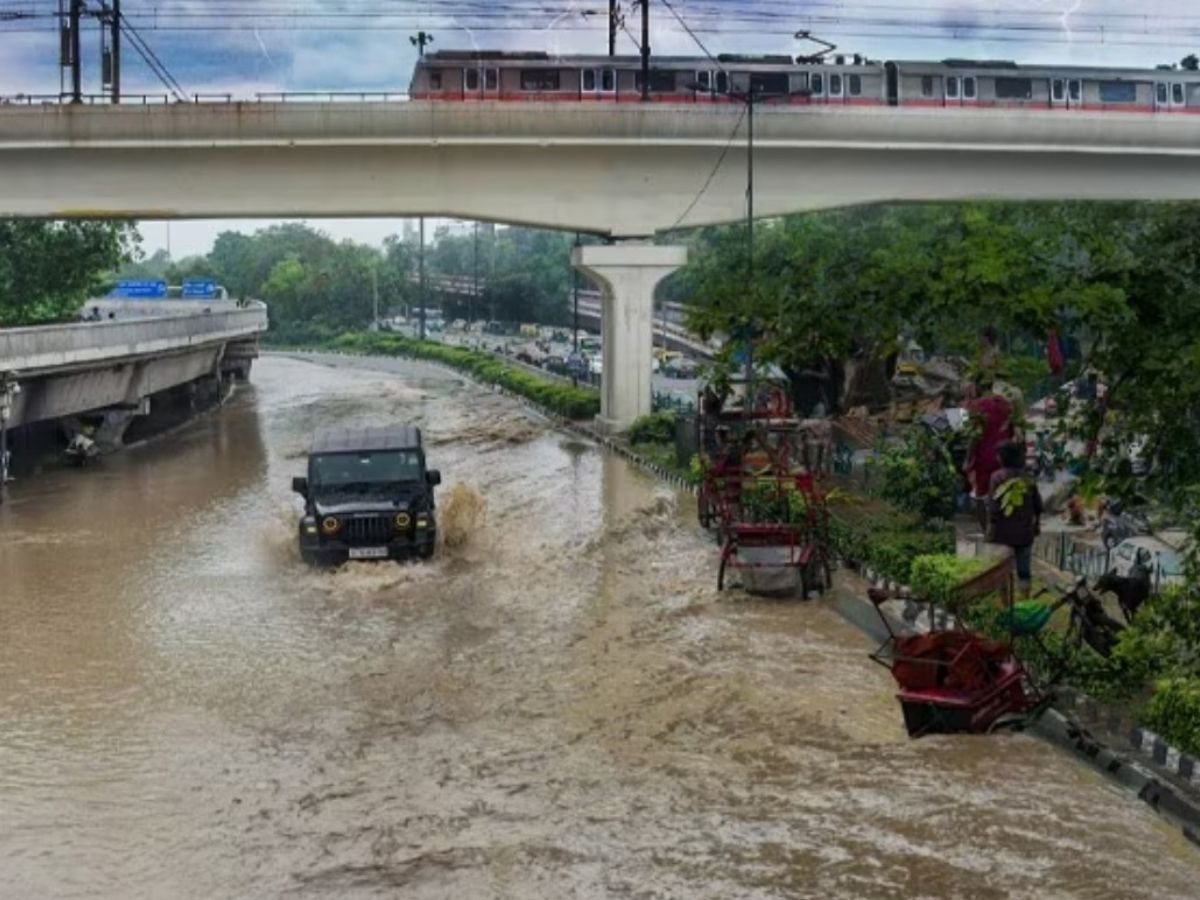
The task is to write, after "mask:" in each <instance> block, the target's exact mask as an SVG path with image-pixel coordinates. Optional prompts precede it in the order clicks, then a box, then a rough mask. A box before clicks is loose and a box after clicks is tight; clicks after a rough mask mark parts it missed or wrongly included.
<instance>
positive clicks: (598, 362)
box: [588, 353, 604, 375]
mask: <svg viewBox="0 0 1200 900" xmlns="http://www.w3.org/2000/svg"><path fill="white" fill-rule="evenodd" d="M588 371H589V372H591V373H592V374H593V375H603V374H604V357H603V356H601V355H600V354H599V353H597V354H596V355H595V356H589V357H588Z"/></svg>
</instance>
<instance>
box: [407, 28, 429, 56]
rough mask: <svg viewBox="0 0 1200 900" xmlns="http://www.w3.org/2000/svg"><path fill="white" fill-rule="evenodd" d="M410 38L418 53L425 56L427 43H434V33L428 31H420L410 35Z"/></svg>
mask: <svg viewBox="0 0 1200 900" xmlns="http://www.w3.org/2000/svg"><path fill="white" fill-rule="evenodd" d="M409 40H410V41H411V42H412V45H413V46H414V47H416V48H417V55H418V56H424V55H425V45H426V44H432V43H433V35H432V34H430V33H429V32H427V31H418V32H417V33H416V34H414V35H413V36H412V37H410V38H409Z"/></svg>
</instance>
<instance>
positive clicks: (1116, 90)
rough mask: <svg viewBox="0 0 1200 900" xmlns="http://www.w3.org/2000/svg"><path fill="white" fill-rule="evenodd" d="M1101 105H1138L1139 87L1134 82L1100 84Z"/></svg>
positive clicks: (1106, 82) (1103, 82)
mask: <svg viewBox="0 0 1200 900" xmlns="http://www.w3.org/2000/svg"><path fill="white" fill-rule="evenodd" d="M1100 102H1101V103H1136V102H1137V85H1136V84H1134V83H1133V82H1132V81H1102V82H1100Z"/></svg>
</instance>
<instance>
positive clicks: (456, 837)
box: [0, 357, 1200, 900]
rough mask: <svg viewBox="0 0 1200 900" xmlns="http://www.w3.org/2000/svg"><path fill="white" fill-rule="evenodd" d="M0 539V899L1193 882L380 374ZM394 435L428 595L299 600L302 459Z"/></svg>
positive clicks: (796, 620)
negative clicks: (415, 458)
mask: <svg viewBox="0 0 1200 900" xmlns="http://www.w3.org/2000/svg"><path fill="white" fill-rule="evenodd" d="M326 363H327V364H314V363H312V362H305V361H299V360H294V359H287V358H279V357H276V358H267V359H264V360H261V361H260V362H259V364H258V366H257V368H256V369H255V372H254V384H253V385H252V386H251V387H250V388H248V389H245V390H243V391H242V392H241V393H239V394H238V395H237V397H236V398H235V399H234V400H233V401H232V403H231V404H230V405H229V406H227V407H226V408H225V409H223V410H221V411H219V412H217V413H215V414H212V415H210V416H208V417H206V418H204V419H202V420H200V421H197V422H194V423H192V424H191V425H189V426H188V427H186V428H185V429H184V430H183V431H182V432H180V433H177V434H175V435H172V436H170V437H167V438H164V439H162V440H160V441H159V442H157V443H154V444H151V445H149V446H146V447H142V448H139V449H134V450H132V451H129V452H128V453H125V454H123V455H121V456H118V457H113V458H110V459H106V460H105V461H104V462H103V464H102V465H101V466H100V467H98V468H96V469H94V470H90V471H82V472H81V471H74V470H70V471H67V470H64V471H59V472H53V473H50V474H48V475H46V476H45V477H43V478H41V479H39V480H37V481H32V482H29V483H22V484H18V485H16V486H15V490H14V496H13V498H12V503H11V504H10V505H8V506H7V507H4V508H3V509H0V896H3V897H16V898H41V897H55V898H57V897H79V898H83V897H87V898H93V897H113V898H126V897H156V898H157V897H166V898H173V897H181V898H190V897H238V898H254V897H277V896H293V895H294V896H299V897H304V896H314V897H315V896H329V897H339V898H341V897H352V898H353V897H398V896H402V897H406V898H409V897H412V898H442V897H445V898H487V897H498V898H501V897H502V898H518V900H522V898H530V900H532V898H576V897H578V898H607V897H634V898H676V897H678V898H714V900H716V898H720V900H729V898H739V900H740V898H782V897H787V898H793V897H814V898H815V897H820V898H826V897H847V898H900V897H931V898H954V897H963V898H983V900H987V898H1000V897H1030V898H1035V897H1036V898H1046V897H1053V898H1109V897H1121V898H1126V897H1154V898H1160V900H1161V898H1185V897H1193V898H1194V897H1196V896H1197V894H1198V892H1200V889H1198V888H1197V885H1198V884H1200V854H1198V853H1197V852H1196V851H1195V849H1194V848H1191V847H1190V846H1188V845H1187V844H1186V843H1185V842H1184V840H1183V838H1181V837H1179V836H1178V835H1177V832H1176V830H1175V829H1172V828H1170V827H1169V826H1168V825H1166V824H1165V823H1164V822H1162V821H1161V820H1159V819H1158V818H1156V817H1155V816H1154V815H1153V814H1152V813H1151V812H1150V811H1149V810H1147V809H1146V808H1144V807H1143V806H1142V805H1141V804H1140V803H1138V802H1137V801H1136V800H1135V799H1134V798H1132V797H1131V796H1130V795H1129V794H1127V793H1125V792H1124V791H1122V790H1120V789H1119V788H1117V787H1115V786H1114V785H1112V784H1111V783H1109V782H1107V781H1106V780H1104V779H1103V778H1102V777H1101V776H1100V775H1098V774H1096V773H1094V772H1093V771H1091V770H1090V769H1088V768H1086V767H1084V766H1082V765H1080V764H1079V763H1077V762H1076V761H1075V760H1073V759H1071V758H1070V757H1069V756H1067V755H1065V754H1064V753H1061V752H1060V751H1058V750H1056V749H1055V748H1053V747H1051V746H1050V745H1048V744H1046V743H1043V742H1041V741H1039V740H1038V739H1037V738H1034V737H1031V736H1025V735H1005V736H995V737H990V738H926V739H923V740H921V741H917V742H911V741H909V740H908V739H907V738H906V737H905V735H904V733H903V730H902V727H901V722H900V714H899V710H898V708H897V707H896V705H895V703H894V701H893V699H892V696H891V683H890V677H889V676H888V674H887V673H886V672H885V671H884V670H882V669H881V668H879V667H877V666H875V665H873V664H872V663H870V661H869V660H868V659H867V658H866V654H867V651H868V650H869V649H870V647H869V643H868V641H867V639H866V638H865V637H863V636H862V635H861V634H860V633H859V632H858V631H856V630H855V629H853V628H852V627H851V626H849V625H848V624H846V623H845V622H844V621H843V620H842V619H841V618H840V617H839V616H838V615H837V614H836V613H835V612H834V610H833V609H832V608H831V606H830V605H829V604H828V602H827V601H823V602H814V603H808V604H796V603H781V602H764V601H758V600H751V599H749V598H747V597H744V596H739V595H738V594H736V593H727V594H726V595H723V596H722V595H719V594H718V593H717V592H716V589H715V580H716V579H715V552H714V548H713V546H712V545H711V543H710V542H709V541H708V540H706V539H705V538H704V537H703V536H702V535H701V534H700V533H699V532H698V529H697V527H696V526H695V524H694V522H695V516H694V513H693V512H692V510H691V509H690V508H689V504H688V502H687V501H686V500H685V499H683V498H680V497H677V496H675V495H674V494H672V493H671V492H669V491H666V490H664V489H663V488H662V487H660V486H658V485H656V484H655V483H654V482H653V481H651V480H649V479H647V478H645V477H643V476H642V475H640V474H639V473H637V472H635V471H633V470H631V469H630V468H629V467H628V466H627V465H626V464H625V463H623V462H622V461H621V460H619V459H616V458H613V457H611V456H607V455H604V454H602V453H600V452H598V451H597V450H595V449H594V448H592V447H590V446H588V445H585V444H582V443H579V442H578V441H576V440H575V439H573V438H570V437H567V436H564V435H562V434H560V433H557V432H555V431H553V430H552V429H550V428H549V427H547V426H546V425H545V424H544V423H542V422H541V421H539V420H538V419H536V418H535V417H533V416H531V415H530V414H528V413H527V412H524V411H523V410H522V408H521V407H519V406H518V405H517V404H515V403H514V402H512V401H511V400H508V399H506V398H504V397H502V396H499V395H495V394H492V393H490V392H488V391H486V390H483V389H480V388H478V387H476V386H473V385H470V384H468V383H465V382H463V381H461V380H459V379H457V378H455V377H453V376H451V375H448V374H446V373H444V372H442V371H440V370H436V369H430V368H422V367H420V366H419V365H417V364H410V363H404V362H400V361H374V362H371V361H363V360H358V361H352V360H345V359H339V358H330V359H328V360H326ZM381 419H382V420H410V421H415V422H417V423H419V424H421V425H422V426H424V427H425V429H426V431H427V436H428V440H429V445H430V447H429V453H430V456H431V458H432V460H433V462H434V464H436V465H439V466H440V468H441V469H442V471H443V474H444V477H445V487H444V488H442V489H441V491H442V492H441V503H442V509H441V514H442V518H443V523H444V528H445V529H446V530H447V531H448V532H450V531H452V532H453V539H452V541H451V542H450V543H451V544H452V546H448V547H447V548H446V549H445V552H444V553H443V554H442V555H441V556H440V557H439V558H438V559H437V560H436V561H434V562H433V563H431V564H428V565H420V566H410V567H399V566H395V565H390V564H389V565H375V564H367V563H362V564H353V565H351V566H349V567H347V568H345V569H343V570H341V571H338V572H335V573H328V572H315V571H310V570H309V569H307V568H305V567H304V566H303V565H302V564H301V563H300V561H299V559H298V558H297V555H296V553H295V551H294V549H293V535H294V529H295V520H296V512H297V501H296V500H295V499H294V498H293V497H292V496H291V495H290V494H289V488H290V480H291V477H292V475H294V474H299V473H300V472H301V471H302V453H303V449H304V447H305V444H306V441H307V439H308V437H309V436H310V434H311V432H312V431H313V429H314V428H315V427H317V426H318V425H322V424H329V423H337V422H343V423H350V422H361V421H378V420H381Z"/></svg>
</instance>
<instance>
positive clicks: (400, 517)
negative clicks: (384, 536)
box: [392, 512, 412, 531]
mask: <svg viewBox="0 0 1200 900" xmlns="http://www.w3.org/2000/svg"><path fill="white" fill-rule="evenodd" d="M392 524H393V525H395V526H396V530H397V531H407V530H408V526H409V525H411V524H412V519H411V518H410V517H409V515H408V513H406V512H399V513H396V518H394V519H393V520H392Z"/></svg>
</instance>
